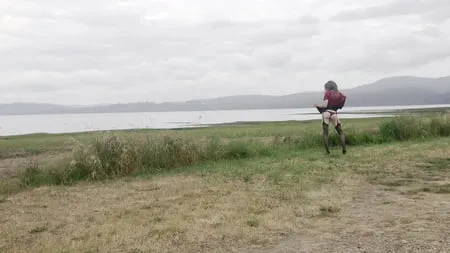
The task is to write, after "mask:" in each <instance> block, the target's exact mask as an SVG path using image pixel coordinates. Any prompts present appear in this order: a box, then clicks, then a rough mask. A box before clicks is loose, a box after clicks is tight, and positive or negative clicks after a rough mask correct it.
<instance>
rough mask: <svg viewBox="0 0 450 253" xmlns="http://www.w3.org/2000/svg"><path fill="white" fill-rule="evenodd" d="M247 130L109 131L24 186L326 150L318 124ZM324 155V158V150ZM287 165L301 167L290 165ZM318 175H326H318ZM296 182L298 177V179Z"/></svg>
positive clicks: (364, 136) (371, 133)
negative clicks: (203, 134)
mask: <svg viewBox="0 0 450 253" xmlns="http://www.w3.org/2000/svg"><path fill="white" fill-rule="evenodd" d="M279 125H282V124H279ZM299 125H301V124H299ZM273 126H277V124H269V126H268V128H271V127H273ZM306 126H309V125H306ZM239 127H241V126H239ZM239 127H238V128H239ZM243 129H244V131H243V132H241V133H240V134H239V132H236V129H234V130H233V131H234V133H235V134H234V135H233V137H236V136H238V137H240V138H231V139H230V138H223V136H230V133H231V132H230V131H231V130H230V129H229V128H228V130H226V131H225V132H222V133H221V134H217V135H213V136H207V137H203V138H200V137H199V136H197V135H195V134H192V133H191V134H186V135H185V136H182V135H179V134H175V135H172V134H159V135H158V134H153V133H152V134H147V135H143V134H142V133H137V134H135V135H131V134H123V133H115V132H108V133H106V134H103V135H100V136H95V137H94V138H92V139H91V140H90V141H85V140H80V141H78V140H77V139H73V142H74V143H75V144H74V145H73V148H72V157H71V159H70V160H68V161H62V162H61V163H60V164H53V165H52V166H47V167H41V166H39V165H38V164H30V165H29V166H27V168H26V169H25V170H24V171H23V172H22V173H21V174H20V175H19V181H20V187H21V188H28V187H36V186H41V185H69V184H73V183H75V182H78V181H86V180H88V181H98V180H107V179H114V178H120V177H127V176H135V175H145V174H148V175H152V174H157V173H167V172H170V171H177V170H180V169H186V168H189V167H195V166H199V165H201V164H208V163H210V162H217V161H240V160H243V159H261V158H263V157H273V158H277V156H279V155H284V154H289V153H292V152H300V151H301V152H308V150H313V149H317V150H320V149H321V148H322V145H323V143H322V136H321V131H320V128H317V126H316V128H315V129H314V128H311V127H305V128H303V129H297V131H296V132H295V133H293V132H289V131H285V133H286V134H284V135H283V134H281V133H280V132H277V131H274V132H275V134H273V135H272V136H270V138H267V134H266V132H264V131H263V130H262V129H263V127H262V126H260V125H256V126H251V127H249V128H243ZM289 129H290V128H289ZM446 129H450V120H449V117H448V116H445V115H441V116H434V117H432V118H420V117H414V116H399V117H394V118H390V119H384V120H382V121H381V122H380V123H379V125H378V128H376V129H375V128H373V127H372V128H370V129H367V128H365V129H364V128H362V129H360V128H356V127H349V128H345V134H346V139H347V144H348V145H349V146H360V145H373V144H382V143H390V142H393V141H408V140H419V139H425V138H432V137H448V136H450V133H449V131H447V130H446ZM266 130H267V129H266ZM291 130H292V129H291ZM330 130H333V128H330ZM214 131H217V130H214V129H213V130H211V132H214ZM252 131H254V132H252ZM270 131H272V130H270ZM270 131H269V132H270ZM272 133H273V132H272ZM81 136H83V137H84V136H85V135H81ZM244 136H245V137H248V136H263V138H261V137H259V138H257V137H253V138H243V137H244ZM30 138H31V137H30ZM33 138H36V137H33ZM46 138H47V137H46ZM35 141H36V142H39V141H37V140H35ZM338 145H340V143H339V139H338V136H337V134H331V135H330V146H331V147H333V146H338ZM319 153H320V155H322V153H321V152H319ZM311 159H312V160H311V164H312V167H311V166H307V165H302V166H304V167H308V169H310V170H314V166H313V165H314V163H316V162H321V160H320V158H317V159H314V157H311ZM282 164H283V163H282ZM445 164H446V163H445ZM283 166H297V165H293V164H284V165H283ZM333 166H334V165H333ZM331 167H332V165H330V166H329V168H331ZM235 168H236V169H235V170H234V171H233V173H236V174H237V175H239V176H240V177H241V178H242V179H243V180H244V181H246V182H251V180H252V176H251V175H250V174H246V173H245V168H243V167H242V166H235ZM281 170H283V168H281ZM277 171H279V170H277ZM277 171H275V170H274V171H272V172H269V173H268V179H269V180H272V181H274V182H277V181H283V180H281V177H282V175H281V174H279V173H278V172H277ZM294 171H295V170H294ZM300 171H301V170H300ZM316 173H321V172H317V171H316ZM325 173H327V172H325ZM293 178H294V179H295V175H294V177H293ZM324 178H326V177H324ZM386 183H388V182H386ZM396 183H398V182H390V184H396ZM3 191H4V190H3Z"/></svg>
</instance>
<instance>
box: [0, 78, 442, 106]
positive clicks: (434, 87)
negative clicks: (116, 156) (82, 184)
mask: <svg viewBox="0 0 450 253" xmlns="http://www.w3.org/2000/svg"><path fill="white" fill-rule="evenodd" d="M343 92H344V93H345V94H346V95H347V96H348V103H347V106H383V105H424V104H450V76H447V77H441V78H423V77H413V76H397V77H389V78H384V79H381V80H378V81H376V82H374V83H370V84H365V85H361V86H358V87H356V88H353V89H348V90H344V91H343ZM322 96H323V92H322V91H318V92H307V93H297V94H290V95H284V96H266V95H242V96H229V97H219V98H211V99H204V100H191V101H186V102H176V103H169V102H167V103H151V102H149V103H143V102H137V103H128V104H111V105H93V106H84V107H81V106H62V105H53V104H33V103H13V104H0V115H18V114H56V113H114V112H155V111H197V110H203V111H204V110H240V109H280V108H302V107H303V108H305V107H311V106H312V105H313V104H315V103H318V102H320V101H321V98H322Z"/></svg>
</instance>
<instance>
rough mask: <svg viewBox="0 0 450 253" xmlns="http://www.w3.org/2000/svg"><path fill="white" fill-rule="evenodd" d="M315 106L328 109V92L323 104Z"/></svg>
mask: <svg viewBox="0 0 450 253" xmlns="http://www.w3.org/2000/svg"><path fill="white" fill-rule="evenodd" d="M314 106H315V107H319V108H326V107H327V106H328V92H326V93H325V95H324V96H323V103H322V104H315V105H314Z"/></svg>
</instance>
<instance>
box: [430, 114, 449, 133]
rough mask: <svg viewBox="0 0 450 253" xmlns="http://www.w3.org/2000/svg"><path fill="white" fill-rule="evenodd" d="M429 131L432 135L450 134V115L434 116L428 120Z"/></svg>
mask: <svg viewBox="0 0 450 253" xmlns="http://www.w3.org/2000/svg"><path fill="white" fill-rule="evenodd" d="M430 133H431V135H433V136H450V116H434V117H432V118H431V120H430Z"/></svg>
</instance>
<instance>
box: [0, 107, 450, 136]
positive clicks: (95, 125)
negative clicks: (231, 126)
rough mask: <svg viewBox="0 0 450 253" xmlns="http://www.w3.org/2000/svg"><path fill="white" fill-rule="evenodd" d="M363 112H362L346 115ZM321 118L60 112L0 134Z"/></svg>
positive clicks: (7, 120)
mask: <svg viewBox="0 0 450 253" xmlns="http://www.w3.org/2000/svg"><path fill="white" fill-rule="evenodd" d="M437 107H450V105H427V106H386V107H346V108H345V109H344V110H342V112H341V113H340V117H341V118H343V119H345V118H369V117H379V116H386V115H377V114H376V112H381V111H390V110H394V109H408V108H437ZM350 112H362V114H346V113H350ZM311 113H312V114H311ZM311 119H320V114H318V113H317V111H316V109H315V108H299V109H275V110H231V111H193V112H143V113H109V114H58V115H18V116H0V135H1V136H9V135H20V134H30V133H68V132H83V131H95V130H116V129H133V128H165V129H170V128H182V127H196V126H199V125H212V124H221V123H234V122H239V121H285V120H297V121H303V120H311Z"/></svg>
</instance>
